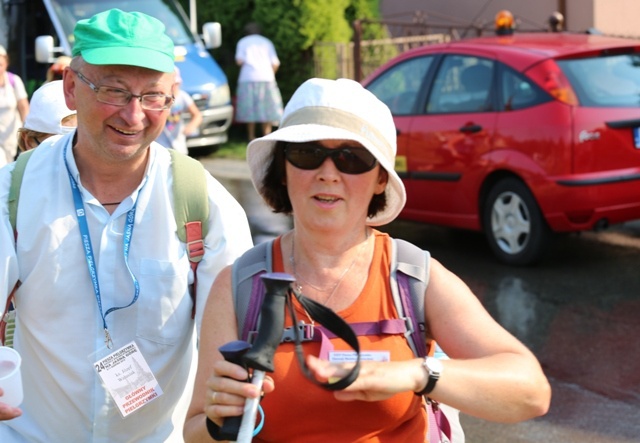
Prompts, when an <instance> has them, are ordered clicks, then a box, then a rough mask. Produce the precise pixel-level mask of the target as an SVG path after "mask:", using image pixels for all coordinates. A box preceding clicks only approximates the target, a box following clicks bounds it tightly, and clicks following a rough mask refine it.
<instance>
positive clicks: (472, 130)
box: [460, 125, 482, 134]
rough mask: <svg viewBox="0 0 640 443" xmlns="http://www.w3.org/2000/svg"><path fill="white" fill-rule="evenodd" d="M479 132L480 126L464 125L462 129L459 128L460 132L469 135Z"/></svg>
mask: <svg viewBox="0 0 640 443" xmlns="http://www.w3.org/2000/svg"><path fill="white" fill-rule="evenodd" d="M480 131H482V126H480V125H465V126H463V127H462V128H460V132H466V133H469V134H473V133H476V132H480Z"/></svg>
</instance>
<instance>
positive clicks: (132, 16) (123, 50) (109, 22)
mask: <svg viewBox="0 0 640 443" xmlns="http://www.w3.org/2000/svg"><path fill="white" fill-rule="evenodd" d="M164 30H165V27H164V25H163V24H162V22H160V21H159V20H158V19H155V18H153V17H150V16H148V15H146V14H143V13H141V12H124V11H121V10H120V9H109V10H108V11H104V12H100V13H98V14H96V15H94V16H93V17H91V18H89V19H86V20H79V21H78V23H76V27H75V29H74V30H73V35H74V39H75V43H74V45H73V55H74V56H76V55H81V56H82V58H83V59H84V60H85V61H86V62H87V63H90V64H92V65H130V66H140V67H142V68H147V69H152V70H154V71H161V72H173V71H174V69H175V68H174V54H173V41H172V40H171V39H170V38H169V36H168V35H167V34H166V33H165V32H164Z"/></svg>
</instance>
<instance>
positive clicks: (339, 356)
mask: <svg viewBox="0 0 640 443" xmlns="http://www.w3.org/2000/svg"><path fill="white" fill-rule="evenodd" d="M356 356H357V354H356V352H355V351H330V352H329V361H330V362H331V363H350V362H354V361H356V358H357V357H356ZM390 359H391V355H390V354H389V351H362V352H360V361H389V360H390Z"/></svg>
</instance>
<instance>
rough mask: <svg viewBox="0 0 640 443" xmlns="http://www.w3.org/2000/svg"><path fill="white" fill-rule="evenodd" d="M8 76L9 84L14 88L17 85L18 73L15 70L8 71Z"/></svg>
mask: <svg viewBox="0 0 640 443" xmlns="http://www.w3.org/2000/svg"><path fill="white" fill-rule="evenodd" d="M7 77H9V84H10V85H11V87H12V88H15V87H16V75H15V74H14V73H13V72H10V71H7Z"/></svg>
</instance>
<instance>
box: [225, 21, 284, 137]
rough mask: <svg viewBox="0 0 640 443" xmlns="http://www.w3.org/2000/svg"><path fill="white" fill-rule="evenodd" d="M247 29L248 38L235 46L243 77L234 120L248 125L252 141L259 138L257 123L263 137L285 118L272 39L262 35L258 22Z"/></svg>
mask: <svg viewBox="0 0 640 443" xmlns="http://www.w3.org/2000/svg"><path fill="white" fill-rule="evenodd" d="M244 30H245V34H246V35H245V37H243V38H241V39H240V40H239V41H238V45H237V46H236V63H237V64H238V66H240V76H239V77H238V87H237V91H236V96H237V102H236V117H235V120H236V121H237V122H240V123H247V133H248V136H249V141H251V140H253V139H254V138H256V123H261V124H262V135H267V134H269V133H271V130H272V128H273V124H274V123H275V122H278V121H280V117H282V96H281V95H280V89H278V84H277V83H276V76H275V73H276V71H277V70H278V68H279V67H280V60H279V59H278V55H277V54H276V49H275V47H274V46H273V43H272V42H271V40H269V39H268V38H266V37H264V36H262V35H260V27H259V26H258V24H257V23H249V24H248V25H247V26H245V28H244Z"/></svg>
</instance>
